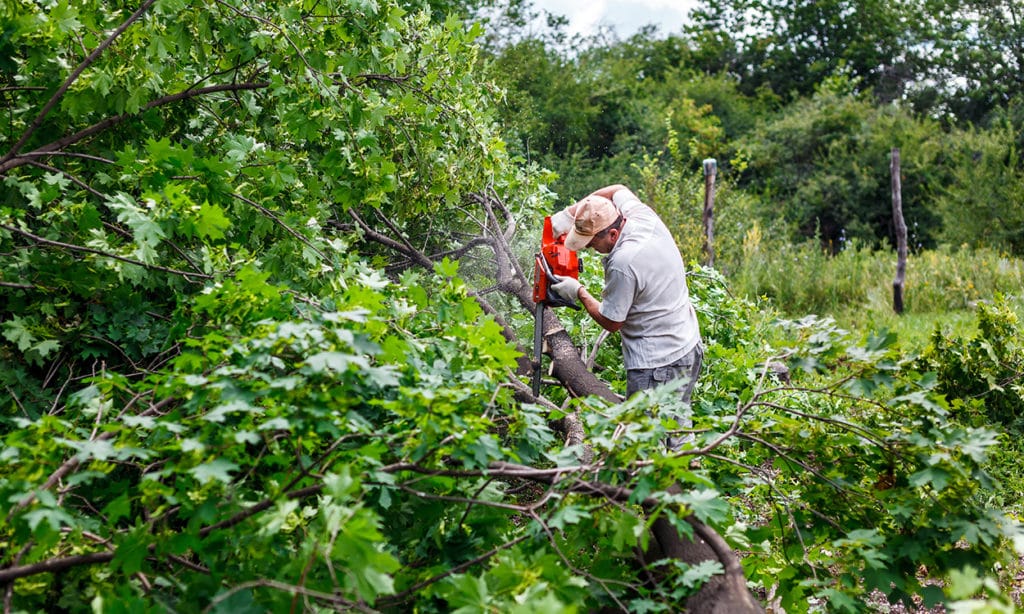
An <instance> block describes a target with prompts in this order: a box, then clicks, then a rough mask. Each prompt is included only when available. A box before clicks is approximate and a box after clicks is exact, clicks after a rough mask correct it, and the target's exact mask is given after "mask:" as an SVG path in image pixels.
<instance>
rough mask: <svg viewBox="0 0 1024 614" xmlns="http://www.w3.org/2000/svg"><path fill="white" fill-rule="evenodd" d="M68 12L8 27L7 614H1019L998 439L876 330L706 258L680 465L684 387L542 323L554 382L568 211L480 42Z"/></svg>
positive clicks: (251, 11)
mask: <svg viewBox="0 0 1024 614" xmlns="http://www.w3.org/2000/svg"><path fill="white" fill-rule="evenodd" d="M50 8H51V10H49V11H44V10H43V9H42V8H40V7H36V6H34V5H30V4H17V5H5V7H4V9H3V10H4V11H5V13H4V15H5V16H6V17H7V18H8V23H9V24H10V29H9V30H5V32H6V34H5V37H6V38H5V40H6V41H8V42H9V45H10V49H11V50H12V51H13V54H14V57H15V58H17V62H15V63H13V65H12V66H13V67H12V70H13V71H16V72H11V73H9V74H8V75H6V76H5V78H6V82H7V83H12V84H13V85H10V86H5V90H4V91H3V94H4V95H5V96H9V97H11V98H10V99H11V100H15V101H16V103H15V104H12V105H11V106H10V108H9V112H8V114H7V116H6V123H5V125H4V126H3V139H4V140H3V147H2V148H0V151H2V152H3V153H2V154H0V155H2V157H0V173H2V178H3V183H2V187H0V189H2V190H3V198H2V199H0V224H2V226H0V228H2V230H0V253H4V254H5V255H7V256H8V257H5V258H4V259H2V260H0V288H2V290H3V292H2V294H0V300H2V309H0V313H3V320H2V322H0V327H2V341H0V360H2V361H3V366H4V368H3V369H0V382H2V384H3V390H4V391H5V393H6V394H7V395H8V396H6V397H5V401H4V406H3V407H4V413H3V415H2V417H0V437H2V439H3V444H4V445H3V452H2V453H0V497H2V499H3V500H4V501H7V502H9V503H10V505H9V506H8V507H7V508H6V511H5V512H4V514H3V519H2V521H0V544H2V547H0V587H2V591H3V599H4V602H5V608H10V609H25V610H53V609H65V610H71V611H115V612H116V611H142V610H157V609H159V610H167V609H172V610H190V609H194V610H198V609H204V610H210V611H219V612H239V611H268V610H269V611H284V610H293V609H294V610H298V609H305V610H310V611H312V610H320V609H333V610H345V611H352V610H364V611H365V610H373V609H378V610H417V611H423V612H448V611H453V610H459V609H465V610H498V611H509V612H515V611H524V612H534V611H548V610H551V611H571V610H597V609H601V608H615V609H617V610H621V611H640V610H645V611H655V610H662V611H679V610H683V609H686V610H688V611H694V612H703V611H714V609H715V608H716V607H717V608H720V609H724V610H726V611H729V612H737V611H741V610H739V609H738V608H737V606H738V605H742V606H743V607H744V610H742V611H756V610H757V609H759V607H760V605H761V603H772V604H778V605H779V606H780V607H784V608H785V609H786V610H787V611H798V610H800V609H801V608H807V607H808V604H810V603H813V602H815V601H817V602H825V601H827V602H828V603H829V605H830V606H831V607H833V608H835V609H848V610H855V609H857V608H858V607H862V606H863V605H864V604H866V603H868V602H870V600H871V599H872V595H873V594H876V591H877V592H878V594H883V595H884V596H885V597H886V598H887V599H891V600H904V601H908V602H909V601H910V600H911V599H913V598H922V599H925V600H926V601H927V602H928V603H929V604H930V603H938V602H948V603H952V604H955V603H956V602H957V601H960V600H961V599H963V598H966V597H968V596H977V595H982V596H985V597H990V600H989V604H988V605H989V606H990V607H996V606H1005V605H1006V603H1007V601H1006V598H1005V597H1004V596H1003V595H1001V594H1000V593H999V590H998V589H997V588H995V587H994V585H993V584H992V583H991V582H989V578H988V576H989V575H990V571H989V570H991V569H993V568H994V567H993V566H994V563H996V562H997V561H1002V560H1004V557H1005V555H1006V554H1007V549H1006V548H1005V540H1008V539H1012V538H1014V537H1016V536H1017V528H1016V525H1015V523H1014V522H1012V521H1011V520H1008V519H1005V518H1003V517H1002V514H1001V513H1000V511H999V510H996V509H992V508H990V507H988V506H986V505H985V504H984V500H983V495H984V490H983V489H984V488H986V487H987V486H988V485H989V484H990V482H989V476H988V474H987V472H986V471H985V469H984V468H983V463H984V462H985V459H986V458H987V454H988V451H989V449H990V448H991V446H992V442H993V441H994V435H993V434H992V433H991V432H990V431H988V430H986V429H964V428H963V427H961V426H960V425H958V424H956V423H955V422H954V421H951V420H949V419H948V415H947V413H946V411H945V407H944V400H943V398H942V397H941V396H939V395H936V394H934V390H933V386H934V382H933V381H932V380H931V379H930V378H929V377H927V376H926V375H925V374H922V373H919V372H916V371H915V370H914V369H913V368H912V367H908V366H907V365H906V364H905V362H904V361H903V359H902V355H901V354H900V353H899V351H898V348H897V347H896V346H895V345H894V343H893V339H892V337H891V336H889V335H884V334H882V335H867V336H864V337H863V338H860V337H857V336H851V335H849V334H847V333H845V332H844V331H841V330H839V329H837V328H836V327H835V326H834V325H833V324H832V323H830V322H828V321H820V320H815V319H813V318H809V319H804V320H800V321H795V322H786V321H778V320H776V319H774V318H771V319H765V318H764V317H763V316H761V315H760V314H761V312H762V309H761V308H760V306H758V305H752V304H749V303H746V302H745V301H742V300H737V299H735V298H733V297H732V296H730V294H729V292H728V289H727V286H726V285H725V284H724V281H723V280H722V279H721V277H720V276H718V275H717V274H716V272H714V271H711V270H701V271H700V272H699V274H696V275H694V278H693V282H694V283H693V285H692V288H693V295H694V297H695V300H696V302H697V307H698V309H699V311H700V314H701V317H702V324H705V327H704V330H706V331H707V335H706V338H707V340H708V342H709V348H708V363H707V364H708V370H709V374H708V377H706V378H702V381H703V382H705V385H704V388H703V389H702V390H701V391H700V392H699V393H698V395H699V399H700V401H699V405H698V407H696V408H695V410H694V414H695V415H694V418H695V423H696V424H697V432H696V433H695V436H696V442H695V445H694V447H693V448H690V449H687V450H686V451H685V452H684V453H681V454H679V455H670V454H665V453H664V452H663V447H662V446H661V441H662V440H663V439H664V437H666V436H667V435H668V434H670V433H677V432H678V431H679V425H678V424H676V423H675V422H674V421H673V420H672V419H670V418H669V416H670V415H672V414H673V413H674V412H675V411H677V410H678V409H679V408H677V407H673V406H672V400H671V399H672V395H671V394H670V393H669V391H661V393H660V394H659V393H651V394H648V395H643V396H639V397H636V398H633V399H629V400H627V401H625V402H619V401H620V399H619V397H618V395H617V394H616V393H615V389H616V387H620V386H619V385H620V384H621V378H619V377H618V375H619V374H617V373H616V371H615V369H614V367H613V366H609V365H615V364H617V363H618V362H619V361H617V360H615V356H614V344H611V345H610V346H601V348H599V349H593V350H592V352H589V353H588V355H592V356H593V357H594V360H595V361H596V362H595V363H594V364H595V366H594V367H593V369H592V370H591V369H588V368H587V365H586V363H585V362H584V358H583V357H582V356H581V355H580V352H579V350H578V348H576V347H575V344H574V340H580V339H586V336H585V335H583V334H581V331H579V329H578V323H577V322H575V321H573V320H572V316H570V315H568V314H559V315H556V314H554V313H553V312H552V311H551V310H547V311H546V312H545V313H544V316H543V322H542V327H543V328H542V333H543V335H544V337H545V340H546V341H547V342H548V343H547V348H548V349H547V351H548V352H549V354H550V355H551V358H552V361H551V363H552V364H553V365H554V366H553V370H552V372H551V374H550V376H549V377H550V378H553V379H551V380H550V383H547V382H546V383H545V387H544V395H542V396H540V397H537V396H534V395H533V394H532V391H531V390H530V389H529V387H528V386H527V385H526V384H525V383H524V379H526V377H528V375H529V374H530V369H531V367H532V365H530V364H529V361H528V360H526V359H525V356H524V355H525V354H526V353H527V352H526V351H524V350H523V349H522V348H521V347H520V345H521V344H520V341H519V340H520V339H522V338H528V337H529V332H532V330H531V328H532V327H531V325H532V324H533V318H532V307H533V305H532V300H531V295H530V287H529V283H528V280H527V276H526V274H525V272H524V266H523V263H524V261H528V260H529V257H530V254H532V252H533V251H534V250H535V249H536V237H537V231H536V229H539V226H540V219H541V213H542V212H543V211H545V210H547V209H549V208H550V207H551V204H552V203H551V195H550V193H549V192H547V191H546V190H545V188H544V186H543V185H541V184H540V182H539V178H540V177H541V176H542V175H540V174H539V171H538V170H537V169H536V168H535V167H533V166H531V165H529V164H525V163H517V162H513V161H512V160H510V158H509V156H508V154H507V152H506V146H505V142H504V140H503V139H502V138H501V137H500V134H499V133H498V132H496V130H495V126H496V123H495V121H494V120H495V117H494V115H493V109H494V101H493V95H494V94H495V93H496V90H494V89H492V88H491V87H489V86H488V84H487V83H486V82H483V81H481V80H480V78H479V75H478V74H477V73H476V72H474V69H473V67H474V66H476V61H477V53H478V48H477V47H476V46H475V45H474V43H473V41H474V38H475V36H476V35H477V34H478V33H479V29H478V28H474V27H470V28H467V27H466V26H465V25H464V24H463V23H462V22H460V21H459V20H457V19H445V20H444V21H442V22H438V21H437V20H436V16H433V15H426V14H422V13H415V14H409V13H408V12H407V11H406V10H405V9H404V8H403V7H401V6H399V5H396V4H393V3H388V2H384V3H381V4H376V3H365V4H360V3H351V2H333V1H329V0H322V1H320V2H305V1H295V2H284V1H282V2H276V3H262V4H257V5H248V4H244V3H241V2H218V3H214V4H209V3H207V2H188V1H185V0H177V1H175V0H165V1H147V2H143V3H142V4H141V5H140V6H128V5H125V4H111V3H110V2H95V3H92V4H90V3H76V4H75V5H74V6H71V5H60V6H56V7H50ZM685 108H688V109H690V110H693V111H694V112H693V113H688V114H684V117H683V118H682V119H684V120H685V121H684V125H685V126H686V127H687V128H688V129H690V130H691V131H692V133H693V134H695V135H696V134H700V135H703V134H715V133H716V132H715V130H714V128H715V127H716V126H717V124H716V122H715V121H713V120H712V119H711V118H710V117H708V116H707V115H705V114H702V113H700V112H696V111H697V110H698V109H699V108H700V107H698V106H696V105H694V106H693V107H689V106H687V107H685ZM663 117H664V116H663ZM661 120H662V118H659V121H661ZM664 129H665V130H666V132H668V133H669V134H671V133H672V129H671V128H670V127H665V128H664ZM687 136H689V135H687ZM669 142H671V139H670V141H669ZM683 142H684V140H677V141H676V143H677V144H678V145H680V147H679V148H678V151H677V152H675V153H673V156H674V159H683V157H684V156H689V155H690V152H689V151H688V150H684V149H683V148H682V147H681V144H682V143H683ZM698 151H699V150H698ZM674 178H678V179H683V176H682V174H681V173H678V174H677V175H676V176H674ZM672 185H673V186H675V187H680V189H683V188H685V185H686V184H685V182H684V181H678V182H676V183H674V184H672ZM517 231H518V232H517ZM524 235H526V236H524ZM584 274H585V275H586V274H591V275H592V274H594V272H593V271H592V270H590V269H588V271H587V272H585V273H584ZM559 316H561V317H559ZM563 320H564V321H565V323H564V324H563V323H562V321H563ZM567 329H569V330H567ZM570 330H571V331H572V332H573V333H576V334H575V335H574V336H573V337H570V335H569V332H570ZM587 343H588V345H590V342H589V340H588V341H587ZM591 347H593V346H591ZM781 361H786V363H787V365H788V369H789V370H788V371H787V370H786V369H778V370H776V369H769V368H767V367H768V365H774V364H775V363H777V362H781ZM602 365H604V366H603V369H601V368H599V367H601V366H602ZM598 370H600V371H601V372H602V374H603V379H602V378H598V377H597V376H596V375H595V373H594V371H598ZM563 400H565V401H566V402H565V404H564V405H563V404H561V402H562V401H563ZM554 401H558V402H559V403H555V402H554ZM652 417H654V418H656V419H651V418H652ZM695 457H699V459H700V461H701V467H700V468H697V467H694V466H692V465H691V461H692V460H694V458H695ZM652 526H653V527H654V531H653V535H652V532H651V531H649V530H648V528H649V527H652ZM638 549H639V550H640V551H643V553H644V556H643V557H640V558H638V557H637V550H638ZM740 553H743V556H742V558H741V556H740ZM922 566H924V568H926V569H928V571H929V573H930V574H932V575H934V576H935V577H938V578H942V579H943V580H944V583H943V584H942V586H941V587H938V586H929V585H928V582H927V580H928V579H927V578H923V577H918V576H916V575H915V571H916V570H918V569H921V568H922ZM748 581H749V582H750V583H751V584H750V586H754V587H756V588H757V590H758V593H757V595H758V597H759V598H760V603H755V602H754V601H753V600H752V599H751V596H752V593H751V592H750V589H749V588H748ZM985 582H988V583H987V584H986V583H985Z"/></svg>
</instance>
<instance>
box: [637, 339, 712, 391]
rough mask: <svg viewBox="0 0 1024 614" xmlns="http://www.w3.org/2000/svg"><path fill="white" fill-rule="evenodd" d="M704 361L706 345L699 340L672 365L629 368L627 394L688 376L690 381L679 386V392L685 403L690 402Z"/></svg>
mask: <svg viewBox="0 0 1024 614" xmlns="http://www.w3.org/2000/svg"><path fill="white" fill-rule="evenodd" d="M703 362H704V346H703V345H701V343H700V342H699V341H698V342H697V345H695V346H694V347H693V349H692V350H690V352H689V353H688V354H686V355H685V356H683V357H682V358H680V359H679V360H677V361H675V362H674V363H672V364H670V365H665V366H664V367H655V368H653V369H627V370H626V396H627V397H631V396H633V395H634V394H636V393H637V392H640V391H641V390H648V389H650V388H654V387H656V386H659V385H661V384H664V383H665V382H670V381H672V380H674V379H677V378H680V377H686V378H688V381H687V382H686V383H685V384H683V385H682V386H680V387H679V394H680V395H681V396H682V399H683V402H684V403H689V402H690V395H691V394H692V393H693V386H694V385H695V384H696V383H697V376H699V375H700V366H701V364H702V363H703Z"/></svg>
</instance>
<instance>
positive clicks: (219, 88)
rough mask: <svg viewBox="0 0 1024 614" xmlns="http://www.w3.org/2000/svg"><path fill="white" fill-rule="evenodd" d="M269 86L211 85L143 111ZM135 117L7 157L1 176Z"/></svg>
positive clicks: (161, 100) (0, 166)
mask: <svg viewBox="0 0 1024 614" xmlns="http://www.w3.org/2000/svg"><path fill="white" fill-rule="evenodd" d="M268 85H269V84H267V83H237V84H236V83H228V84H223V85H211V86H209V87H203V88H199V89H194V90H185V91H183V92H178V93H177V94H170V95H167V96H163V97H161V98H157V99H156V100H152V101H150V102H149V103H147V104H146V106H144V107H142V109H141V110H142V111H148V110H149V109H153V108H156V107H159V106H163V105H166V104H171V103H173V102H178V101H180V100H187V99H190V98H195V97H197V96H203V95H206V94H212V93H216V92H227V91H238V90H257V89H262V88H265V87H267V86H268ZM135 115H137V113H122V114H121V115H116V116H114V117H108V118H107V119H104V120H102V121H99V122H97V123H95V124H93V125H91V126H89V127H88V128H85V129H83V130H79V131H78V132H76V133H74V134H71V135H68V136H65V137H63V138H60V139H57V140H56V141H53V142H52V143H50V144H48V145H43V146H42V147H39V148H37V149H35V150H33V151H31V152H29V153H26V154H22V155H19V156H14V155H8V156H7V157H5V158H3V159H2V160H0V175H2V174H4V173H6V172H7V171H9V170H11V169H12V168H17V167H19V166H23V165H25V164H28V162H29V159H30V158H31V157H33V156H40V155H43V154H54V153H55V152H57V151H59V150H61V149H63V148H64V147H67V146H68V145H70V144H72V143H77V142H78V141H81V140H82V139H84V138H86V137H89V136H92V135H94V134H96V133H99V132H102V131H103V130H106V129H107V128H110V127H111V126H116V125H117V124H119V123H121V122H123V121H125V120H127V119H128V118H131V117H134V116H135ZM19 147H20V145H19Z"/></svg>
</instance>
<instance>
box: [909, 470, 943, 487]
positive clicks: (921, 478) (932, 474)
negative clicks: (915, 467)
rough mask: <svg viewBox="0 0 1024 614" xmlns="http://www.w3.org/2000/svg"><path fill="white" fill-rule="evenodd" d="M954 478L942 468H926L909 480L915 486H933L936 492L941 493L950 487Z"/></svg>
mask: <svg viewBox="0 0 1024 614" xmlns="http://www.w3.org/2000/svg"><path fill="white" fill-rule="evenodd" d="M951 477H952V476H951V475H950V473H949V472H948V471H946V470H945V469H943V468H942V467H937V466H932V467H925V468H924V469H922V470H921V471H918V472H916V473H914V474H912V475H911V476H910V478H909V480H910V483H911V484H912V485H914V486H917V487H921V486H926V485H927V486H931V487H932V488H933V489H934V490H935V491H936V492H941V491H942V490H944V489H945V488H946V486H948V485H949V480H950V478H951Z"/></svg>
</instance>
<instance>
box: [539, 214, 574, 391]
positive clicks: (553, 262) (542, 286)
mask: <svg viewBox="0 0 1024 614" xmlns="http://www.w3.org/2000/svg"><path fill="white" fill-rule="evenodd" d="M554 234H555V233H554V231H553V230H552V229H551V218H550V217H545V218H544V233H543V235H541V241H540V252H539V253H537V254H536V255H535V256H534V261H533V302H534V303H536V304H537V307H536V315H535V319H534V324H533V396H538V395H539V394H540V374H541V358H542V350H543V345H544V331H543V328H544V323H543V318H544V306H545V305H547V306H548V307H571V308H573V309H579V308H580V307H579V305H577V304H576V302H575V301H571V300H565V299H562V298H560V297H559V296H557V295H555V294H551V293H550V292H548V289H549V288H550V286H551V284H553V283H555V282H558V281H560V280H561V278H562V277H566V276H568V277H572V278H573V279H579V275H580V271H581V270H582V264H581V262H580V260H579V258H578V257H577V256H576V252H574V251H572V250H570V249H569V248H567V247H566V246H565V235H562V236H561V237H555V236H554Z"/></svg>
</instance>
